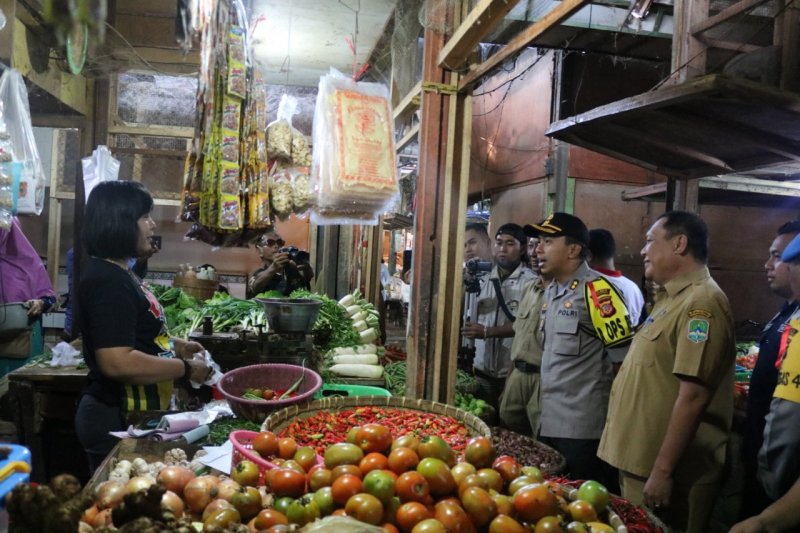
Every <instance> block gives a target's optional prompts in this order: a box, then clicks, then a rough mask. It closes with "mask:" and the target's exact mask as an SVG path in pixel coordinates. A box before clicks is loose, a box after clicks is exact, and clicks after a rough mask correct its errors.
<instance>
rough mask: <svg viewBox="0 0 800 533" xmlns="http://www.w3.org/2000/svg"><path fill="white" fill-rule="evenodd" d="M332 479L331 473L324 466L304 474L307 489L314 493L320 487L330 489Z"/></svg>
mask: <svg viewBox="0 0 800 533" xmlns="http://www.w3.org/2000/svg"><path fill="white" fill-rule="evenodd" d="M332 478H333V473H332V472H331V471H330V470H328V469H327V468H325V467H324V466H323V467H322V468H317V469H315V470H314V471H313V472H309V473H308V474H306V479H307V480H308V488H309V489H311V490H312V491H315V492H316V491H317V490H319V489H321V488H322V487H330V485H331V483H333V480H332Z"/></svg>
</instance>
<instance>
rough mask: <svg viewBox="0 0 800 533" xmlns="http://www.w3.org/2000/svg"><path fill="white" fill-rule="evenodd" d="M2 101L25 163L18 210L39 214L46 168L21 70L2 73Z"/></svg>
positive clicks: (13, 141) (15, 146)
mask: <svg viewBox="0 0 800 533" xmlns="http://www.w3.org/2000/svg"><path fill="white" fill-rule="evenodd" d="M0 102H2V104H3V118H4V119H5V123H6V128H7V132H8V134H9V136H10V137H11V146H12V147H13V156H14V160H16V161H19V162H20V163H21V164H22V173H21V175H20V189H19V193H20V194H19V198H18V201H17V212H18V213H20V214H27V215H39V214H41V213H42V209H43V208H44V193H45V185H46V183H45V175H44V168H43V167H42V160H41V158H40V157H39V149H38V148H37V147H36V139H35V138H34V136H33V125H32V124H31V110H30V105H29V103H28V89H27V88H26V87H25V81H24V80H23V79H22V76H21V75H20V73H19V72H17V71H16V70H14V69H6V70H5V71H4V72H3V75H2V77H0Z"/></svg>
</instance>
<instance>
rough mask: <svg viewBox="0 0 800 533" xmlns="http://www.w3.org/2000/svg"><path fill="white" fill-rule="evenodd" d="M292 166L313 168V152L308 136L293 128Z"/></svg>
mask: <svg viewBox="0 0 800 533" xmlns="http://www.w3.org/2000/svg"><path fill="white" fill-rule="evenodd" d="M292 164H293V165H294V166H296V167H310V166H311V150H309V149H308V141H306V136H305V135H303V134H302V133H300V132H299V131H297V130H296V129H294V128H292Z"/></svg>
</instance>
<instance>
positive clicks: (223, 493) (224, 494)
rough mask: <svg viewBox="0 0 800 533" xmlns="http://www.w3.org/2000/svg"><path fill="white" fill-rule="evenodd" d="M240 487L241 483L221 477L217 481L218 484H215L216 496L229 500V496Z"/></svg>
mask: <svg viewBox="0 0 800 533" xmlns="http://www.w3.org/2000/svg"><path fill="white" fill-rule="evenodd" d="M241 487H242V486H241V485H239V484H238V483H236V482H235V481H234V480H232V479H231V478H226V479H223V480H222V481H220V482H219V485H217V497H218V498H222V499H223V500H228V501H231V496H233V495H234V494H235V493H236V491H238V490H239V489H240V488H241Z"/></svg>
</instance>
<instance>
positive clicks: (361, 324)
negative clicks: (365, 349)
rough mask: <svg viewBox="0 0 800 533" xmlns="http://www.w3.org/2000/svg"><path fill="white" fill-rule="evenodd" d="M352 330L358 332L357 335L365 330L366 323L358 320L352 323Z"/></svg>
mask: <svg viewBox="0 0 800 533" xmlns="http://www.w3.org/2000/svg"><path fill="white" fill-rule="evenodd" d="M353 329H354V330H356V331H358V332H359V333H360V332H362V331H364V330H365V329H367V323H366V322H364V321H363V320H359V321H358V322H353Z"/></svg>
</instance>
